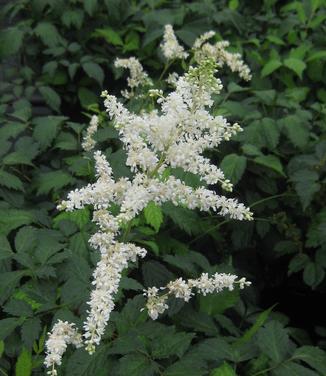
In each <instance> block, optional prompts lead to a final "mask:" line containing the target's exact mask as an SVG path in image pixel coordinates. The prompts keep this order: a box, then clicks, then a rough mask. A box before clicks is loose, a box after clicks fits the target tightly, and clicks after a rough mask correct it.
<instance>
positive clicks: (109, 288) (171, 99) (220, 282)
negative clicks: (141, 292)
mask: <svg viewBox="0 0 326 376" xmlns="http://www.w3.org/2000/svg"><path fill="white" fill-rule="evenodd" d="M173 36H174V34H173V29H172V27H170V26H169V25H167V27H166V29H165V38H164V42H163V45H162V48H163V52H164V51H165V55H166V57H168V56H170V58H176V57H177V55H179V57H181V55H182V54H183V55H182V56H183V57H185V53H184V51H183V49H182V48H181V46H179V45H178V46H179V47H180V48H179V47H178V46H177V41H176V38H175V36H174V37H173ZM211 36H212V32H209V33H206V34H204V35H203V36H202V37H201V38H199V39H198V40H197V41H196V42H195V44H194V51H195V54H196V53H197V52H198V51H203V52H202V55H200V58H198V59H197V61H198V63H199V64H198V65H197V66H194V67H193V66H191V67H190V68H189V71H188V72H187V73H185V74H184V75H183V76H178V75H174V76H173V85H174V86H175V89H174V90H173V91H172V92H170V93H168V94H167V95H164V93H163V91H162V90H157V89H155V90H150V91H149V94H150V96H152V97H154V98H156V102H157V107H158V108H157V109H153V110H151V111H149V112H146V111H142V112H141V113H140V114H136V113H133V112H130V111H129V110H128V109H127V108H126V107H125V105H123V104H122V103H121V102H119V101H118V99H117V98H116V97H115V96H112V95H109V94H108V92H107V91H104V92H103V93H102V96H103V98H104V106H105V109H106V112H107V113H108V115H109V117H110V118H111V119H112V120H113V125H114V127H115V128H116V129H117V130H118V132H119V136H120V140H121V141H122V143H123V147H124V149H125V151H126V154H127V160H126V165H127V166H129V168H130V170H131V171H132V173H133V177H132V178H131V179H128V178H125V177H121V178H119V179H115V178H114V176H113V173H112V169H111V167H110V165H109V162H108V161H107V159H106V157H105V155H104V154H103V153H101V152H100V151H95V152H94V161H95V172H96V181H95V182H94V183H92V184H88V185H87V186H85V187H83V188H80V189H76V190H74V191H71V192H70V193H69V194H68V197H67V200H64V201H62V202H61V204H60V205H59V206H58V208H59V209H60V210H66V211H72V210H78V209H82V208H84V207H85V206H92V207H93V210H94V211H93V222H94V223H95V224H96V225H97V227H98V231H97V232H96V233H95V234H93V235H92V236H91V238H90V240H89V243H90V245H91V246H92V247H93V248H94V249H96V250H98V251H99V253H100V256H101V258H100V261H99V262H98V263H97V266H96V269H95V270H94V273H93V282H92V285H93V287H94V288H93V290H92V292H91V296H90V300H89V301H88V303H87V304H88V306H89V310H88V311H87V314H88V315H87V318H86V321H85V322H84V334H83V336H82V335H81V334H79V333H78V332H77V330H76V329H75V328H74V325H73V324H69V323H67V322H65V323H63V322H61V321H59V322H58V323H56V324H55V325H54V327H53V329H52V332H51V333H50V335H49V338H48V340H47V344H46V348H47V355H46V360H45V364H46V366H48V367H50V368H51V370H50V371H49V373H50V374H51V375H56V371H55V366H56V365H60V364H61V357H62V355H63V353H64V351H65V350H66V347H67V345H68V344H69V343H72V344H75V345H77V346H79V345H81V343H83V345H84V346H85V347H86V350H87V351H88V352H89V353H91V354H92V353H93V352H94V351H95V347H96V346H97V345H98V344H99V343H100V341H101V337H102V335H103V334H104V331H105V327H106V325H107V323H108V321H109V319H110V314H111V312H112V310H113V309H114V298H115V295H116V293H117V291H118V288H119V284H120V280H121V275H122V272H123V270H124V269H125V268H127V267H128V264H129V263H130V262H135V261H136V260H137V258H138V257H140V258H143V257H145V255H146V250H145V249H143V248H141V247H138V246H136V245H134V244H133V243H126V242H123V241H121V236H120V232H121V229H122V228H128V224H129V226H130V223H131V221H132V219H133V218H135V217H136V216H137V215H138V214H139V213H140V212H141V211H142V210H143V209H144V208H145V207H146V206H147V205H148V204H149V203H151V202H154V203H155V204H156V205H162V204H163V203H165V202H171V203H172V204H173V205H175V206H182V207H187V208H189V209H199V210H201V211H205V212H208V211H211V210H212V211H213V212H216V213H218V214H220V215H222V216H229V217H230V218H233V219H238V220H251V219H252V213H251V212H250V210H249V209H248V208H246V207H245V206H244V205H243V204H242V203H239V202H238V201H237V199H233V198H227V197H225V196H223V195H220V194H217V193H216V192H215V191H213V190H210V189H209V188H207V185H211V184H214V185H215V184H217V185H219V186H220V187H221V188H222V189H224V190H226V191H231V190H232V184H231V183H230V181H229V180H228V179H226V178H225V176H224V173H223V171H222V170H221V169H219V168H218V167H217V166H215V165H213V164H212V163H211V162H210V160H209V159H208V158H206V157H204V156H203V153H204V151H205V150H207V149H212V148H216V147H218V146H219V144H220V143H221V142H222V141H224V140H226V141H227V140H229V139H230V137H232V136H233V135H235V134H236V133H237V132H239V131H241V127H240V126H239V125H238V124H237V123H235V124H230V123H229V122H228V121H227V120H226V119H225V118H224V117H222V116H213V115H212V114H211V113H210V108H211V107H212V105H213V103H214V102H213V98H212V97H213V95H216V94H219V93H220V91H221V90H222V83H221V81H220V80H219V79H218V78H216V77H215V74H216V72H217V67H218V66H219V65H221V62H220V61H219V59H220V58H219V57H217V60H216V56H217V55H216V56H215V55H214V54H211V55H209V54H207V53H206V50H205V49H203V46H205V42H206V40H207V39H208V38H210V37H211ZM168 46H169V49H170V50H169V49H168ZM172 50H173V51H174V52H173V53H172ZM167 51H169V52H167ZM173 54H174V55H173ZM205 54H206V55H205ZM172 56H173V57H172ZM219 56H220V55H219ZM116 66H119V67H125V68H128V69H129V70H130V73H131V77H130V78H129V79H128V85H129V87H130V88H131V89H132V90H133V89H134V88H136V87H138V86H139V85H140V84H141V82H143V83H144V82H145V81H147V80H149V78H148V76H147V74H146V73H145V72H144V71H143V68H142V66H141V65H140V63H139V61H138V60H137V59H135V58H129V59H125V60H124V59H119V60H117V61H116ZM231 69H232V67H231ZM239 73H240V75H241V72H240V71H239ZM129 96H130V95H129ZM97 126H98V118H97V117H93V118H92V120H91V123H90V127H89V129H88V131H87V133H86V137H85V139H84V141H83V147H84V149H85V150H86V151H91V150H92V149H93V148H94V147H95V146H96V143H95V140H94V139H93V135H94V133H95V132H96V129H97ZM175 167H179V168H182V169H183V170H184V171H187V172H191V173H193V174H196V175H197V176H199V178H200V179H201V181H202V185H201V186H199V187H197V188H192V187H190V186H188V185H187V184H186V183H185V182H184V181H182V180H181V179H178V178H176V177H175V176H173V174H171V168H175ZM112 204H114V207H115V208H119V209H118V213H117V214H113V213H112V212H111V211H110V208H111V207H112ZM122 239H124V237H122ZM237 278H238V277H237V276H235V275H230V274H223V273H222V274H218V273H216V274H214V275H213V276H208V274H207V273H203V274H202V275H201V276H200V277H199V278H198V279H190V280H188V281H185V280H183V279H182V278H179V279H177V280H175V281H172V282H170V283H169V284H168V285H167V286H166V287H164V288H163V289H164V290H166V291H167V293H164V294H159V291H160V290H161V289H159V288H157V287H152V288H150V289H148V290H147V291H146V292H145V295H146V296H147V298H148V301H147V304H146V308H147V310H148V313H149V315H150V317H152V318H153V319H156V318H157V317H158V315H159V314H161V313H163V312H164V311H165V310H166V309H167V308H168V304H167V300H168V297H169V296H171V295H174V296H175V297H176V298H179V299H183V300H185V301H186V302H187V301H189V299H190V298H191V297H192V296H193V294H194V291H197V292H198V293H201V294H203V295H205V294H208V293H213V292H220V291H222V290H223V289H225V288H228V289H229V290H231V289H233V288H234V286H235V285H236V284H238V285H239V287H240V288H244V286H247V285H249V282H247V281H246V280H245V279H243V278H242V279H240V280H238V279H237ZM82 337H83V340H82Z"/></svg>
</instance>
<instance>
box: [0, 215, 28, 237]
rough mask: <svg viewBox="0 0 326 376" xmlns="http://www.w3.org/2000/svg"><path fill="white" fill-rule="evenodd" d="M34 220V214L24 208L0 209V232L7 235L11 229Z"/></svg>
mask: <svg viewBox="0 0 326 376" xmlns="http://www.w3.org/2000/svg"><path fill="white" fill-rule="evenodd" d="M34 221H35V217H34V215H33V214H32V213H30V212H28V211H25V210H19V209H8V210H0V234H4V235H7V234H8V233H9V232H10V231H11V230H14V229H16V228H18V227H20V226H22V225H28V224H30V223H32V222H34Z"/></svg>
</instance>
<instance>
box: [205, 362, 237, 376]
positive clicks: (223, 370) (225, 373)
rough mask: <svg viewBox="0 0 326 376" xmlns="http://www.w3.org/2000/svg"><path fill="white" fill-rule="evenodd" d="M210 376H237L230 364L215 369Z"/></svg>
mask: <svg viewBox="0 0 326 376" xmlns="http://www.w3.org/2000/svg"><path fill="white" fill-rule="evenodd" d="M210 376H237V374H236V373H235V372H234V370H233V368H232V367H231V366H230V364H229V363H226V362H224V363H223V364H222V365H221V366H220V367H218V368H215V369H213V371H212V373H211V374H210Z"/></svg>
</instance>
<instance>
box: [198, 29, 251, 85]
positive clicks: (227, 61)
mask: <svg viewBox="0 0 326 376" xmlns="http://www.w3.org/2000/svg"><path fill="white" fill-rule="evenodd" d="M214 35H215V32H214V31H209V32H207V33H205V34H203V35H201V36H200V37H199V38H197V39H196V41H195V43H194V45H193V50H194V55H195V60H196V61H197V62H200V61H202V60H205V59H207V58H211V59H213V60H214V61H216V62H217V64H218V66H219V67H223V66H224V65H227V66H228V67H229V68H230V69H231V71H232V72H237V73H238V74H239V76H240V77H241V78H243V79H244V80H245V81H250V80H251V73H250V69H249V67H248V65H246V64H245V63H244V62H243V60H242V58H241V55H240V54H238V53H231V52H229V51H227V48H228V47H229V46H230V43H229V42H228V41H225V40H223V41H219V42H216V43H215V44H211V43H209V42H207V41H208V40H209V39H211V38H212V37H213V36H214Z"/></svg>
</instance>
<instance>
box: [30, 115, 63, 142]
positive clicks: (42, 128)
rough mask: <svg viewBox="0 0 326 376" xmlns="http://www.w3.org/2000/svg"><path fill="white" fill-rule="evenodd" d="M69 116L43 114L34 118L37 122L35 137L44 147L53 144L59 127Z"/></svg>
mask: <svg viewBox="0 0 326 376" xmlns="http://www.w3.org/2000/svg"><path fill="white" fill-rule="evenodd" d="M66 119H67V118H66V117H64V116H42V117H37V118H34V119H33V123H34V124H35V127H34V130H33V137H34V139H35V140H37V141H38V143H39V144H40V146H41V148H42V149H45V148H47V147H48V146H49V145H51V143H52V141H53V140H54V138H55V136H56V135H57V132H58V128H59V126H60V125H61V124H62V122H63V121H65V120H66Z"/></svg>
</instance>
